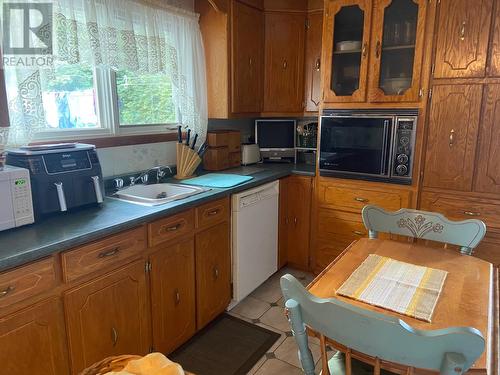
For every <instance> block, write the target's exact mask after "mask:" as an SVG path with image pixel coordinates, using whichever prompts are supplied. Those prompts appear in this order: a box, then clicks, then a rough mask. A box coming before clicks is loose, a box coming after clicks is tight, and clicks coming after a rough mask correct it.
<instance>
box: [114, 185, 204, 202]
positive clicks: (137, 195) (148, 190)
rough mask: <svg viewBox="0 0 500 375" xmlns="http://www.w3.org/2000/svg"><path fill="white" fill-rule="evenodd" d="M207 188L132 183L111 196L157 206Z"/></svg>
mask: <svg viewBox="0 0 500 375" xmlns="http://www.w3.org/2000/svg"><path fill="white" fill-rule="evenodd" d="M208 190H210V189H207V188H203V187H198V186H189V185H182V184H171V183H165V184H151V185H134V186H129V187H127V188H125V189H122V190H118V191H117V192H116V193H115V194H114V195H113V197H114V198H117V199H120V200H123V201H127V202H130V203H136V204H140V205H143V206H158V205H161V204H165V203H169V202H172V201H177V200H179V199H184V198H188V197H190V196H193V195H196V194H200V193H203V192H205V191H208Z"/></svg>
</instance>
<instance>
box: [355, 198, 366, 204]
mask: <svg viewBox="0 0 500 375" xmlns="http://www.w3.org/2000/svg"><path fill="white" fill-rule="evenodd" d="M354 200H355V201H356V202H361V203H367V202H368V199H366V198H361V197H356V198H354Z"/></svg>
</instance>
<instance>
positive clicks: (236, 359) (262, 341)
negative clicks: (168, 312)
mask: <svg viewBox="0 0 500 375" xmlns="http://www.w3.org/2000/svg"><path fill="white" fill-rule="evenodd" d="M279 337H280V334H279V333H276V332H273V331H269V330H267V329H265V328H262V327H259V326H256V325H254V324H251V323H248V322H245V321H244V320H241V319H238V318H235V317H233V316H231V315H228V314H223V315H221V316H220V317H219V318H218V319H217V320H215V321H214V322H212V323H211V324H210V325H209V326H208V327H206V328H205V329H203V330H202V331H201V332H199V333H198V334H196V335H195V336H194V337H193V338H192V339H191V340H189V341H188V342H187V343H185V344H184V345H182V346H181V347H180V348H179V349H177V350H176V351H175V352H173V353H172V354H170V355H169V358H170V359H171V360H172V361H175V362H178V363H179V364H180V365H181V366H182V367H183V368H184V370H186V371H190V372H193V373H194V374H195V375H239V374H246V373H247V372H248V371H249V370H250V369H251V368H252V367H253V366H254V365H255V364H256V363H257V362H258V361H259V359H260V358H261V357H262V356H263V355H264V354H265V353H266V351H267V350H268V349H269V348H270V347H271V346H272V345H273V344H274V343H275V342H276V340H277V339H278V338H279Z"/></svg>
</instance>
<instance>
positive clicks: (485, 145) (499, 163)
mask: <svg viewBox="0 0 500 375" xmlns="http://www.w3.org/2000/svg"><path fill="white" fill-rule="evenodd" d="M475 165H476V173H475V182H474V191H478V192H484V193H497V194H498V193H500V85H488V86H486V88H485V91H484V101H483V115H482V120H481V129H480V131H479V148H478V155H477V161H476V164H475Z"/></svg>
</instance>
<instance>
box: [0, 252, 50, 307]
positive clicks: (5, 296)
mask: <svg viewBox="0 0 500 375" xmlns="http://www.w3.org/2000/svg"><path fill="white" fill-rule="evenodd" d="M55 285H56V273H55V265H54V259H53V258H47V259H44V260H41V261H38V262H35V263H31V264H28V265H26V266H22V267H19V268H16V269H13V270H11V271H6V272H3V273H0V308H2V307H7V306H9V305H12V304H14V303H16V302H19V301H22V300H24V299H27V298H30V297H33V296H36V295H37V294H40V293H43V292H46V291H48V290H50V289H52V288H53V287H54V286H55Z"/></svg>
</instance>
